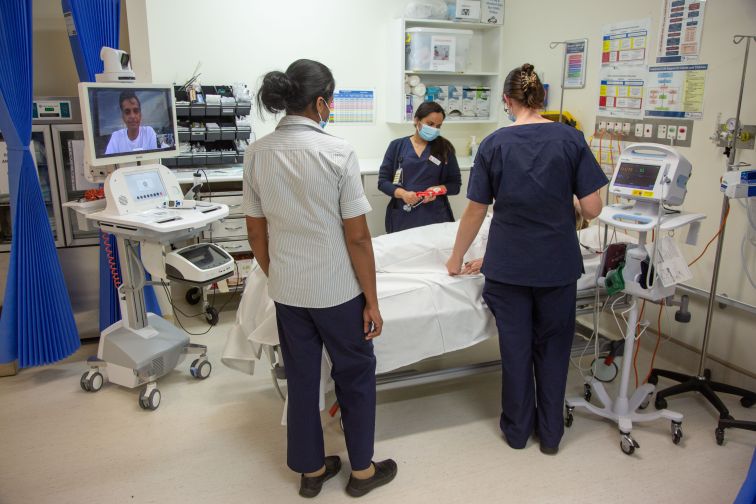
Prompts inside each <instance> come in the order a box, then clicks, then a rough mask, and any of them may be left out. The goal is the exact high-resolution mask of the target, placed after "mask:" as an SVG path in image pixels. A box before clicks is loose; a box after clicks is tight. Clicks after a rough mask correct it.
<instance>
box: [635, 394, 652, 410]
mask: <svg viewBox="0 0 756 504" xmlns="http://www.w3.org/2000/svg"><path fill="white" fill-rule="evenodd" d="M652 395H653V394H648V395H647V396H646V398H645V399H643V402H642V403H640V405H639V406H638V409H639V410H644V409H646V408H648V405H649V404H650V403H651V396H652Z"/></svg>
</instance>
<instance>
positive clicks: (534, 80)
mask: <svg viewBox="0 0 756 504" xmlns="http://www.w3.org/2000/svg"><path fill="white" fill-rule="evenodd" d="M504 94H505V95H507V96H509V97H510V98H512V99H514V100H517V101H519V102H520V103H522V104H523V105H525V106H527V107H528V108H531V109H539V108H542V107H543V101H544V98H545V96H546V92H545V90H544V88H543V84H541V80H540V79H539V78H538V74H536V73H535V67H534V66H533V65H531V64H530V63H525V64H524V65H521V66H519V67H517V68H515V69H514V70H512V71H511V72H509V75H507V78H506V79H505V80H504Z"/></svg>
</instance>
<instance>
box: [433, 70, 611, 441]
mask: <svg viewBox="0 0 756 504" xmlns="http://www.w3.org/2000/svg"><path fill="white" fill-rule="evenodd" d="M503 98H504V102H505V105H506V107H507V108H508V112H509V115H510V119H511V120H513V121H514V124H512V125H510V126H509V127H505V128H500V129H499V130H497V131H495V132H494V133H492V134H491V135H489V136H488V137H487V138H486V139H485V140H484V141H483V142H481V144H480V147H479V149H478V155H477V156H476V158H475V163H474V166H473V168H472V171H471V172H470V185H469V189H468V192H467V198H468V199H469V200H470V202H469V204H468V206H467V208H466V209H465V212H464V214H463V215H462V218H461V222H460V227H459V231H458V232H457V239H456V242H455V244H454V249H453V251H452V255H451V257H450V258H449V261H448V262H447V269H448V270H449V273H450V274H451V275H457V274H460V273H465V272H466V271H463V270H462V260H463V259H462V258H463V257H464V255H465V252H467V249H468V248H469V247H470V244H471V243H472V241H473V239H474V238H475V235H476V234H477V233H478V230H479V229H480V225H481V223H482V222H483V219H484V217H485V215H486V212H487V210H488V205H490V204H492V203H493V205H494V208H493V219H492V221H491V229H490V231H489V235H488V246H487V249H486V253H485V256H484V259H483V267H482V269H481V271H482V273H483V275H484V276H485V279H486V280H485V286H484V288H483V299H484V300H485V302H486V304H487V305H488V307H489V309H490V310H491V312H492V313H493V315H494V317H495V318H496V326H497V329H498V332H499V348H500V351H501V367H502V392H501V403H502V413H501V420H500V422H499V425H500V427H501V430H502V431H503V432H504V436H505V437H506V440H507V442H508V443H509V445H510V446H511V447H512V448H517V449H519V448H524V447H525V445H526V443H527V441H528V438H529V437H530V435H531V434H536V436H537V437H538V438H539V440H540V446H541V451H542V452H543V453H546V454H549V455H553V454H556V453H557V451H558V448H559V442H560V441H561V439H562V434H563V433H564V420H563V416H562V410H563V407H564V395H565V387H566V383H567V369H568V366H569V360H570V349H571V346H572V340H573V337H574V335H575V297H576V290H577V287H576V283H577V280H578V278H579V277H580V275H581V274H582V272H583V263H582V259H581V255H580V248H579V244H578V239H577V234H576V232H575V211H574V208H573V195H574V196H576V197H577V198H578V200H579V202H580V207H581V211H582V215H583V216H584V217H585V218H587V219H592V218H594V217H596V216H597V215H598V214H599V212H600V211H601V198H600V196H599V193H598V191H599V189H600V188H601V187H603V186H604V185H606V183H607V179H606V176H605V175H604V173H603V172H602V171H601V168H600V167H599V165H598V163H596V160H595V159H594V157H593V154H592V153H591V150H590V148H589V147H588V145H587V144H586V142H585V138H584V137H583V134H582V133H581V132H580V131H578V130H576V129H575V128H572V127H570V126H566V125H564V124H560V123H555V122H551V121H548V120H546V119H543V118H542V117H541V116H540V115H539V114H538V109H540V108H541V107H542V106H543V98H544V89H543V86H542V85H541V82H540V80H539V78H538V76H537V75H536V74H535V73H534V72H533V65H530V64H525V65H522V66H521V67H519V68H515V69H514V70H512V71H511V72H510V73H509V75H508V76H507V78H506V80H505V82H504V96H503Z"/></svg>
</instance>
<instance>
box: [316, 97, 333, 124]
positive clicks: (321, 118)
mask: <svg viewBox="0 0 756 504" xmlns="http://www.w3.org/2000/svg"><path fill="white" fill-rule="evenodd" d="M323 103H325V104H326V108H327V109H328V117H326V118H325V121H324V120H323V116H321V115H320V111H318V117H319V118H320V122H319V123H318V124H320V127H321V128H323V129H325V127H326V126H327V125H328V121H329V120H330V119H331V107H329V106H328V102H327V101H325V98H324V99H323Z"/></svg>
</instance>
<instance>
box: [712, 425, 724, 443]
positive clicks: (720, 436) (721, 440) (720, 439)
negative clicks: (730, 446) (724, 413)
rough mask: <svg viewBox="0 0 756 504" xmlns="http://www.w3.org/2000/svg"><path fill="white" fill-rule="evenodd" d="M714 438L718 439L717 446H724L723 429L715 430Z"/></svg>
mask: <svg viewBox="0 0 756 504" xmlns="http://www.w3.org/2000/svg"><path fill="white" fill-rule="evenodd" d="M714 436H715V437H716V438H717V444H718V445H719V446H722V445H723V444H724V437H725V431H724V429H723V428H721V427H717V428H716V429H715V430H714Z"/></svg>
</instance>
